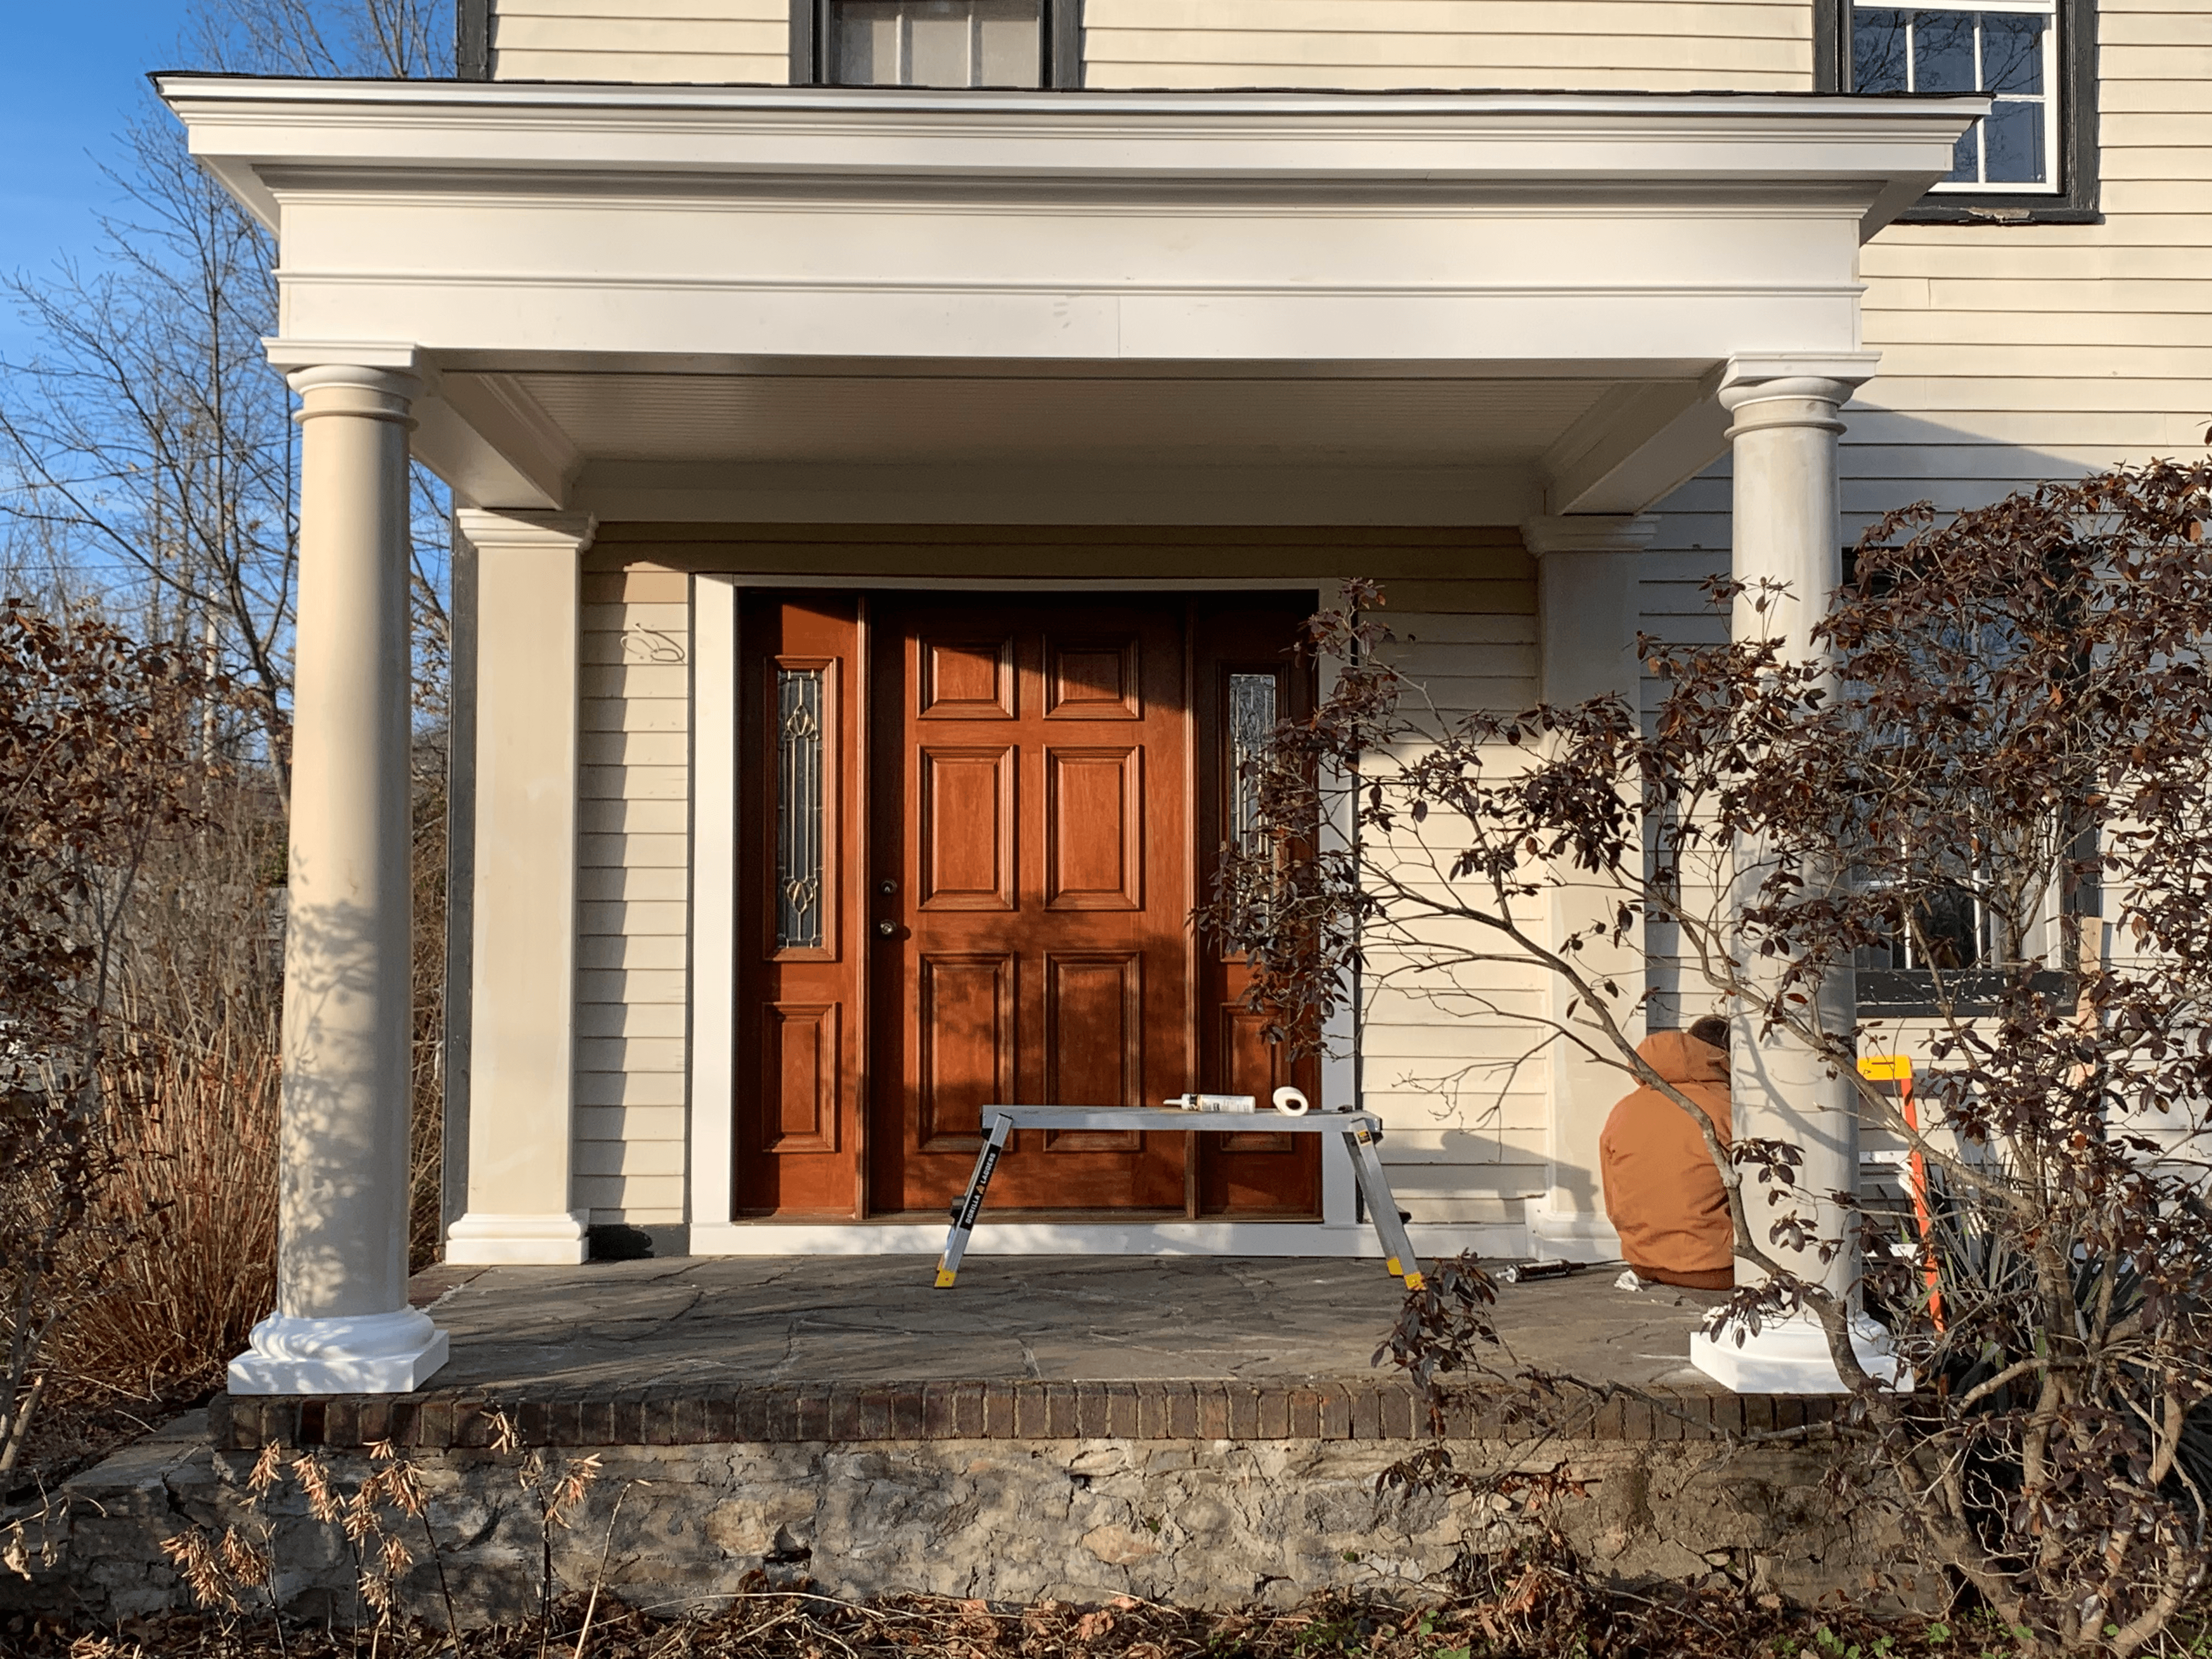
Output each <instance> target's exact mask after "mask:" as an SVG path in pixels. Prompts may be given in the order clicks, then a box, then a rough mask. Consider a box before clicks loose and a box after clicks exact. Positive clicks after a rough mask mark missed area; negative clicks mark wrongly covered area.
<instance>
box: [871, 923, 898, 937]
mask: <svg viewBox="0 0 2212 1659" xmlns="http://www.w3.org/2000/svg"><path fill="white" fill-rule="evenodd" d="M876 932H877V933H879V934H881V935H882V936H883V937H884V938H885V939H896V938H897V937H898V923H896V922H895V921H879V922H878V923H877V924H876Z"/></svg>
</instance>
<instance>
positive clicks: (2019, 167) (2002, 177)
mask: <svg viewBox="0 0 2212 1659" xmlns="http://www.w3.org/2000/svg"><path fill="white" fill-rule="evenodd" d="M1982 147H1983V150H1984V155H1985V156H1986V158H1987V162H1988V167H1987V170H1986V172H1985V173H1984V174H1983V176H1984V178H1985V179H1987V180H1988V181H1989V182H1990V184H1993V185H2039V184H2041V183H2043V182H2044V178H2043V106H2042V105H2040V104H2010V103H2005V102H2002V101H2000V102H1999V103H1998V104H1997V106H1996V108H1994V109H1992V110H1991V111H1990V114H1989V118H1988V119H1987V120H1985V121H1984V122H1983V123H1982Z"/></svg>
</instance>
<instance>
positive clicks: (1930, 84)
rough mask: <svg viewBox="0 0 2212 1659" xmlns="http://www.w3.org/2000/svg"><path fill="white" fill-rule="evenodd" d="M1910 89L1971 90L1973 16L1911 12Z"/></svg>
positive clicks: (1941, 12)
mask: <svg viewBox="0 0 2212 1659" xmlns="http://www.w3.org/2000/svg"><path fill="white" fill-rule="evenodd" d="M1912 89H1913V91H1915V92H1972V91H1974V90H1975V87H1974V14H1973V13H1972V12H1970V11H1920V12H1915V13H1913V15H1912Z"/></svg>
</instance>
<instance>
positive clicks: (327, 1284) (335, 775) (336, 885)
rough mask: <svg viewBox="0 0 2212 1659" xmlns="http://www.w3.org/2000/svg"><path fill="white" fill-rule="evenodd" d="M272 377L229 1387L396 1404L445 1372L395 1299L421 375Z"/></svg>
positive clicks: (352, 371)
mask: <svg viewBox="0 0 2212 1659" xmlns="http://www.w3.org/2000/svg"><path fill="white" fill-rule="evenodd" d="M272 355H273V354H272ZM386 361H387V364H388V363H389V360H388V359H387V360H386ZM290 378H291V382H292V386H293V389H294V390H295V392H298V393H299V394H300V397H301V410H300V411H299V415H298V416H297V418H298V419H299V421H300V422H301V441H300V447H301V460H300V465H301V481H300V589H299V611H298V624H297V628H296V630H295V636H294V653H295V664H296V668H295V675H294V680H293V694H292V721H293V725H292V799H291V862H290V872H291V873H290V878H289V879H290V904H289V910H288V914H287V921H286V928H285V936H284V1021H283V1125H282V1133H281V1139H280V1151H279V1166H278V1200H277V1202H278V1207H277V1249H276V1312H275V1313H274V1314H272V1315H270V1317H268V1318H267V1319H264V1320H263V1321H262V1322H261V1323H260V1324H258V1325H257V1326H256V1327H254V1330H253V1336H252V1346H251V1347H250V1348H249V1349H248V1350H247V1351H246V1352H245V1353H242V1354H240V1356H239V1357H238V1358H235V1359H234V1360H232V1361H231V1363H230V1388H231V1391H232V1392H233V1393H234V1394H319V1393H328V1392H334V1391H343V1392H348V1393H356V1392H357V1393H371V1394H376V1393H391V1392H401V1391H404V1390H407V1389H413V1388H416V1387H417V1386H419V1385H420V1384H421V1383H422V1381H423V1379H424V1378H426V1377H428V1376H429V1375H430V1374H431V1373H432V1372H434V1371H435V1370H437V1369H438V1368H439V1367H440V1366H441V1365H442V1364H445V1361H446V1334H445V1333H444V1332H443V1331H441V1330H439V1329H438V1328H436V1327H435V1325H433V1324H432V1323H431V1322H430V1321H429V1319H428V1317H427V1316H424V1315H423V1314H421V1313H419V1312H416V1311H415V1310H413V1309H411V1308H410V1307H409V1306H408V1304H407V1200H408V1193H407V1180H408V1115H409V1109H410V1088H411V1082H412V1067H411V1066H410V1063H409V1061H410V1054H409V1046H410V1039H411V1036H412V1032H411V1030H410V979H411V965H410V943H411V933H412V908H413V907H412V903H411V897H412V892H411V889H412V872H411V869H410V837H409V801H408V794H409V783H410V773H409V767H408V748H409V743H410V702H409V696H408V691H409V684H408V681H409V674H410V666H411V665H410V658H409V650H408V577H409V562H408V542H407V534H408V487H407V432H408V426H409V410H410V404H412V402H413V399H414V398H415V397H416V392H417V391H418V390H419V386H420V382H419V380H417V378H416V376H415V375H414V374H410V373H408V372H406V371H405V369H404V368H400V367H393V366H386V367H382V368H371V367H367V366H363V365H360V364H342V363H341V364H329V363H325V364H319V365H316V366H313V367H309V368H301V369H299V370H298V372H296V373H295V374H292V376H291V377H290Z"/></svg>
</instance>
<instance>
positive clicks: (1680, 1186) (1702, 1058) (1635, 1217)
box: [1598, 1031, 1733, 1273]
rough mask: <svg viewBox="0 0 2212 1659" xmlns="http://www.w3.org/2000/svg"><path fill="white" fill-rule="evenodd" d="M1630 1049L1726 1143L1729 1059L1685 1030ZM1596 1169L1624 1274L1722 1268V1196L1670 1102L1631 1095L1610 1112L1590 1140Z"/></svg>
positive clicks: (1654, 1094) (1706, 1158)
mask: <svg viewBox="0 0 2212 1659" xmlns="http://www.w3.org/2000/svg"><path fill="white" fill-rule="evenodd" d="M1636 1052H1637V1053H1638V1054H1641V1055H1643V1056H1644V1060H1645V1062H1646V1063H1647V1064H1649V1065H1650V1067H1651V1069H1652V1070H1653V1071H1655V1072H1656V1073H1659V1075H1660V1076H1661V1077H1662V1078H1664V1079H1667V1081H1668V1082H1669V1083H1671V1084H1673V1085H1674V1087H1676V1088H1677V1089H1680V1091H1682V1092H1683V1093H1684V1094H1686V1095H1687V1096H1688V1097H1690V1098H1691V1099H1692V1101H1694V1102H1695V1103H1697V1105H1698V1106H1699V1108H1700V1109H1702V1110H1703V1111H1704V1112H1705V1115H1706V1116H1707V1117H1708V1118H1710V1119H1711V1120H1712V1125H1713V1127H1714V1128H1715V1129H1716V1130H1717V1131H1718V1132H1719V1134H1720V1139H1721V1144H1722V1145H1723V1146H1726V1145H1728V1142H1729V1131H1730V1129H1731V1127H1733V1126H1732V1124H1731V1122H1730V1119H1729V1061H1728V1056H1727V1055H1726V1054H1723V1053H1722V1052H1721V1050H1719V1049H1718V1048H1714V1047H1712V1046H1711V1044H1710V1043H1705V1042H1699V1041H1698V1040H1697V1039H1696V1038H1695V1037H1693V1036H1691V1035H1690V1034H1689V1033H1688V1032H1687V1031H1655V1032H1653V1033H1652V1034H1651V1035H1650V1036H1648V1037H1646V1038H1644V1042H1643V1044H1642V1046H1641V1047H1639V1048H1638V1049H1637V1051H1636ZM1598 1163H1599V1166H1600V1168H1601V1170H1602V1171H1603V1173H1604V1176H1605V1212H1606V1214H1607V1215H1608V1216H1610V1217H1611V1218H1613V1231H1615V1232H1617V1233H1619V1234H1620V1253H1621V1254H1622V1255H1625V1256H1626V1257H1627V1258H1628V1262H1629V1265H1630V1266H1631V1267H1659V1268H1663V1269H1666V1270H1668V1271H1670V1272H1674V1273H1713V1272H1718V1271H1720V1270H1721V1269H1723V1268H1725V1267H1728V1266H1729V1261H1730V1259H1731V1257H1732V1255H1733V1252H1732V1250H1731V1249H1730V1229H1729V1215H1728V1195H1727V1192H1726V1190H1725V1189H1724V1188H1723V1187H1722V1186H1721V1176H1720V1171H1719V1170H1716V1169H1715V1168H1713V1159H1712V1154H1711V1152H1707V1151H1706V1150H1705V1137H1704V1136H1703V1135H1702V1134H1700V1133H1699V1131H1698V1126H1697V1125H1696V1124H1695V1123H1694V1122H1692V1121H1691V1118H1690V1115H1689V1114H1688V1113H1686V1112H1685V1111H1684V1110H1683V1109H1681V1108H1680V1106H1678V1105H1676V1104H1675V1103H1674V1101H1672V1100H1670V1099H1668V1097H1666V1096H1665V1095H1662V1094H1661V1093H1660V1092H1659V1091H1657V1090H1656V1089H1638V1091H1636V1092H1635V1093H1634V1094H1632V1095H1631V1096H1629V1097H1627V1098H1626V1100H1624V1101H1622V1102H1621V1103H1620V1104H1619V1105H1618V1106H1616V1107H1614V1108H1613V1115H1612V1116H1611V1117H1609V1118H1607V1120H1606V1122H1605V1133H1603V1134H1602V1135H1601V1136H1600V1137H1599V1138H1598Z"/></svg>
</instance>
